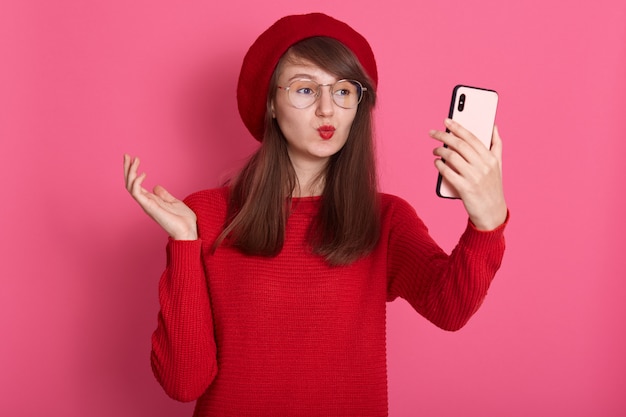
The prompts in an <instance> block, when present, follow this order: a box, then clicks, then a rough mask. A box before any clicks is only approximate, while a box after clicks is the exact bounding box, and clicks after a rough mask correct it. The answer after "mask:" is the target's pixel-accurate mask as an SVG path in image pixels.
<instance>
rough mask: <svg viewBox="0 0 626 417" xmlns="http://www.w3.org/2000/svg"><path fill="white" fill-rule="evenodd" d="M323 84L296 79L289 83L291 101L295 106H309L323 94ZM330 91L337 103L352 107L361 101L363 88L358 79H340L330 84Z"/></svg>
mask: <svg viewBox="0 0 626 417" xmlns="http://www.w3.org/2000/svg"><path fill="white" fill-rule="evenodd" d="M322 87H324V86H322V85H320V84H318V83H316V82H315V81H311V80H295V81H293V82H292V83H291V84H289V88H288V94H289V101H290V102H291V104H292V105H293V106H294V107H297V108H299V109H303V108H305V107H309V106H310V105H312V104H313V103H315V101H317V99H318V97H319V96H320V95H321V93H322V92H321V89H322ZM330 93H331V96H332V98H333V101H334V102H335V104H337V105H338V106H339V107H343V108H346V109H351V108H353V107H356V106H357V105H358V104H359V102H360V101H361V96H362V94H363V88H362V87H361V85H359V84H358V83H357V82H356V81H351V80H340V81H338V82H336V83H335V84H333V85H331V86H330Z"/></svg>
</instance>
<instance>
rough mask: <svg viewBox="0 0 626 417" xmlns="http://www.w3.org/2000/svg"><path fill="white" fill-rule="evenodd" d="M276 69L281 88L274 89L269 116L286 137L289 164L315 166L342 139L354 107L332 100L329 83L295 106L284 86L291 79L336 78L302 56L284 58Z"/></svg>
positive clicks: (338, 146) (336, 148) (325, 81)
mask: <svg viewBox="0 0 626 417" xmlns="http://www.w3.org/2000/svg"><path fill="white" fill-rule="evenodd" d="M279 71H280V72H279V73H278V85H279V86H281V87H283V88H280V89H278V90H277V91H276V96H275V98H274V100H273V101H272V103H271V111H272V117H274V118H275V119H276V121H277V122H278V125H279V126H280V130H281V131H282V132H283V135H284V136H285V138H286V139H287V149H288V152H289V157H290V158H291V162H292V164H294V166H295V167H296V168H303V169H316V170H319V169H321V168H322V167H323V166H324V165H325V164H326V162H327V161H328V158H330V157H331V156H332V155H334V154H335V153H337V152H338V151H339V150H340V149H341V148H342V147H343V146H344V144H345V143H346V140H347V139H348V134H349V133H350V128H351V126H352V122H353V120H354V117H355V115H356V111H357V108H356V107H355V108H352V109H345V108H343V107H340V106H338V105H337V104H335V102H334V101H333V98H332V96H331V92H330V87H321V96H320V97H319V98H318V99H317V101H316V102H315V103H313V104H312V105H310V106H309V107H306V108H303V109H300V108H296V107H294V106H293V105H292V104H291V103H290V101H289V96H288V94H289V93H288V91H286V90H285V89H284V87H287V86H289V85H290V84H291V82H292V81H294V80H297V79H307V80H311V81H314V82H316V83H318V84H322V85H326V84H328V85H333V84H334V83H335V82H337V81H338V79H337V77H335V76H334V75H332V74H330V73H328V72H326V71H324V70H323V69H321V68H320V67H318V66H317V65H315V64H313V63H311V62H310V61H307V60H303V59H297V60H296V59H288V60H286V61H284V62H283V63H282V65H281V66H280V68H279ZM294 93H295V92H293V93H292V94H294Z"/></svg>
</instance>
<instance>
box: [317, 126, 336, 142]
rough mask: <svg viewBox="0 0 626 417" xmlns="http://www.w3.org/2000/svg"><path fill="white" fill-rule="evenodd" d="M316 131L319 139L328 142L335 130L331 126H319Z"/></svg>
mask: <svg viewBox="0 0 626 417" xmlns="http://www.w3.org/2000/svg"><path fill="white" fill-rule="evenodd" d="M317 131H318V132H319V134H320V137H321V138H322V139H324V140H328V139H330V138H332V137H333V135H334V134H335V128H334V127H333V126H329V125H326V126H320V127H318V128H317Z"/></svg>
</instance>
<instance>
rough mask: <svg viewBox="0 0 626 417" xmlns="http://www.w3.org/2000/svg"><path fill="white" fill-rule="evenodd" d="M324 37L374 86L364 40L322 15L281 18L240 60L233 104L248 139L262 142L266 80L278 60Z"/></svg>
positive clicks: (373, 66)
mask: <svg viewBox="0 0 626 417" xmlns="http://www.w3.org/2000/svg"><path fill="white" fill-rule="evenodd" d="M314 36H326V37H329V38H333V39H336V40H338V41H340V42H341V43H343V44H344V45H345V46H347V47H348V48H349V49H350V50H351V51H352V52H353V53H354V54H355V55H356V57H357V58H358V59H359V62H360V63H361V65H362V66H363V68H364V69H365V71H366V72H367V75H368V76H369V77H370V78H371V80H372V81H373V83H374V85H376V84H377V83H378V71H377V69H376V60H375V59H374V53H373V52H372V48H371V47H370V45H369V43H367V40H366V39H365V38H364V37H363V36H362V35H361V34H359V33H358V32H357V31H355V30H354V29H352V28H351V27H350V26H348V25H347V24H345V23H343V22H341V21H339V20H337V19H334V18H332V17H330V16H327V15H325V14H323V13H310V14H303V15H292V16H285V17H283V18H282V19H280V20H278V21H277V22H276V23H274V24H273V25H272V26H270V27H269V28H268V29H267V30H266V31H265V32H263V33H262V34H261V35H260V36H259V37H258V38H257V40H256V41H255V42H254V43H253V44H252V46H251V47H250V49H249V50H248V53H247V54H246V56H245V57H244V59H243V64H242V65H241V73H240V74H239V84H238V85H237V104H238V106H239V114H240V115H241V118H242V120H243V123H244V124H245V125H246V127H247V128H248V130H249V131H250V133H252V136H254V137H255V138H256V139H257V140H258V141H261V140H263V133H264V131H265V126H264V124H265V112H266V102H267V94H268V88H269V83H270V79H271V78H272V74H273V73H274V68H276V65H277V64H278V61H279V59H280V58H281V57H282V56H283V54H284V53H285V52H287V50H288V49H289V47H290V46H291V45H293V44H295V43H297V42H299V41H301V40H303V39H307V38H311V37H314Z"/></svg>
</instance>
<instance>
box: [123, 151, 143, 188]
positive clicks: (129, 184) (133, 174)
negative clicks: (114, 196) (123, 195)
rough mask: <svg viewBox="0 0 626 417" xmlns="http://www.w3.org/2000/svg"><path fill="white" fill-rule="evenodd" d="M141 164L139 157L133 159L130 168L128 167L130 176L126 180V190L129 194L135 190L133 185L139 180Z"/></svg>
mask: <svg viewBox="0 0 626 417" xmlns="http://www.w3.org/2000/svg"><path fill="white" fill-rule="evenodd" d="M139 164H140V161H139V158H138V157H135V158H132V159H131V163H130V166H129V167H128V176H127V178H126V189H127V190H128V191H129V192H130V191H131V190H132V189H133V183H134V182H135V180H136V179H137V171H138V170H139ZM131 194H132V193H131Z"/></svg>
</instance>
